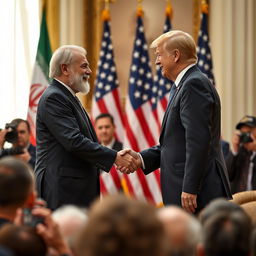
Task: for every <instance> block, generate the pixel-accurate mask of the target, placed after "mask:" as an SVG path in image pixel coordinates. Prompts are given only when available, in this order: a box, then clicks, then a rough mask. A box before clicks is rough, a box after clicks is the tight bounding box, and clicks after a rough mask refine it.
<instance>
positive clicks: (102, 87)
mask: <svg viewBox="0 0 256 256" xmlns="http://www.w3.org/2000/svg"><path fill="white" fill-rule="evenodd" d="M103 19H104V24H103V25H104V28H103V33H102V41H101V51H100V58H99V62H98V70H97V77H96V81H95V92H94V97H93V102H92V118H93V119H95V118H96V116H98V115H99V114H100V113H110V114H111V115H112V116H113V117H114V119H115V125H116V138H117V139H118V140H119V141H123V131H124V117H123V113H122V109H121V103H120V97H119V95H120V93H119V86H118V80H117V73H116V65H115V62H114V53H113V45H112V40H111V30H110V24H109V19H110V14H109V10H104V11H103ZM120 177H121V174H120V173H119V172H117V170H116V169H115V167H112V169H111V170H110V172H109V173H105V172H102V174H101V176H100V186H101V193H102V194H115V193H118V191H120V189H121V180H120Z"/></svg>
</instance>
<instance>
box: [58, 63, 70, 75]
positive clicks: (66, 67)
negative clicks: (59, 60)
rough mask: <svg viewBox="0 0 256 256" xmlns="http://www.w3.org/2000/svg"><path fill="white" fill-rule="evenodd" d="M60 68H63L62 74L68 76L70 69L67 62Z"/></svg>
mask: <svg viewBox="0 0 256 256" xmlns="http://www.w3.org/2000/svg"><path fill="white" fill-rule="evenodd" d="M60 68H61V72H62V74H64V75H66V76H67V75H69V74H70V70H69V68H68V65H67V64H61V65H60Z"/></svg>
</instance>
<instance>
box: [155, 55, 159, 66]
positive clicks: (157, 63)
mask: <svg viewBox="0 0 256 256" xmlns="http://www.w3.org/2000/svg"><path fill="white" fill-rule="evenodd" d="M155 65H160V60H159V57H156V60H155Z"/></svg>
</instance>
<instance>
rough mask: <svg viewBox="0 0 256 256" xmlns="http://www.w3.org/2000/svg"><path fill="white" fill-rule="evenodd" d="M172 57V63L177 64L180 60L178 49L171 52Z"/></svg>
mask: <svg viewBox="0 0 256 256" xmlns="http://www.w3.org/2000/svg"><path fill="white" fill-rule="evenodd" d="M173 56H174V62H176V63H177V62H178V61H179V59H180V51H179V50H178V49H175V50H174V51H173Z"/></svg>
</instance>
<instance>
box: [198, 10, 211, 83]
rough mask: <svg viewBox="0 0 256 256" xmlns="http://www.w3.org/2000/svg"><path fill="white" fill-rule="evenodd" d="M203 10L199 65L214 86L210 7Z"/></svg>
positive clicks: (199, 37)
mask: <svg viewBox="0 0 256 256" xmlns="http://www.w3.org/2000/svg"><path fill="white" fill-rule="evenodd" d="M202 9H203V11H202V14H201V27H200V31H199V36H198V46H197V56H198V64H197V65H198V67H199V69H200V70H201V71H202V72H203V73H204V74H205V75H206V76H207V77H208V78H209V79H210V81H211V82H212V84H213V85H215V79H214V75H213V65H212V55H211V48H210V40H209V35H208V6H207V5H204V6H203V8H202Z"/></svg>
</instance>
